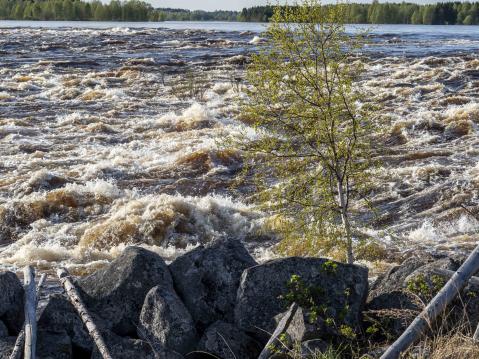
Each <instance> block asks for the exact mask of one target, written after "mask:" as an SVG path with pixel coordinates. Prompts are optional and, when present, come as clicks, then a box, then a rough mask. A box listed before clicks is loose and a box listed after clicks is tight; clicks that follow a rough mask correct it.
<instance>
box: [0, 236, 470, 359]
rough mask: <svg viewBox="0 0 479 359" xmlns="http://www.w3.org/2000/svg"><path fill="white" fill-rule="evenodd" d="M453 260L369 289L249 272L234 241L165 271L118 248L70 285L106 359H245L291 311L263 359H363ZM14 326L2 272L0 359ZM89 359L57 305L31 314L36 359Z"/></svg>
mask: <svg viewBox="0 0 479 359" xmlns="http://www.w3.org/2000/svg"><path fill="white" fill-rule="evenodd" d="M463 259H464V258H461V257H439V258H434V257H424V256H423V257H421V258H414V257H411V258H409V259H408V260H407V261H406V262H404V263H403V264H402V265H400V266H397V267H394V268H392V269H391V270H390V271H389V272H387V273H386V274H384V275H383V276H381V277H380V278H378V279H377V280H376V281H375V282H374V283H372V285H369V283H368V269H367V268H366V267H363V266H358V265H347V264H341V263H338V262H334V261H331V260H328V259H322V258H299V257H288V258H282V259H276V260H271V261H267V262H265V263H262V264H257V263H256V262H255V260H254V258H253V257H252V256H251V255H250V253H249V252H248V251H247V249H246V248H245V247H244V246H243V245H242V244H241V243H240V242H239V241H237V239H235V238H220V239H218V240H215V241H213V242H211V243H209V244H208V245H206V246H200V247H198V248H196V249H194V250H192V251H190V252H187V253H186V254H184V255H182V256H180V257H178V258H177V259H176V260H175V261H173V262H172V263H171V264H169V265H167V264H166V263H165V260H164V259H163V258H161V257H160V256H159V255H158V254H156V253H154V252H151V251H149V250H146V249H144V248H140V247H128V248H127V249H126V250H125V251H124V252H123V253H122V254H121V255H120V256H119V257H118V258H117V259H116V260H115V261H113V262H112V263H111V264H109V265H108V266H106V267H105V268H103V269H101V270H98V271H96V272H94V273H92V274H91V275H89V276H87V277H84V278H79V279H78V280H76V281H75V284H76V286H77V288H78V290H79V293H80V295H81V297H82V299H83V301H84V303H85V305H86V306H87V308H88V310H89V311H90V312H91V314H92V316H93V318H94V321H95V322H96V324H97V326H98V327H99V328H100V331H101V333H102V335H103V337H104V339H105V341H106V343H107V346H108V348H109V350H110V351H111V354H112V356H113V357H114V358H115V359H117V358H125V359H126V358H132V357H134V358H168V359H169V358H172V359H175V358H178V359H179V358H222V359H235V358H236V359H238V358H241V359H249V358H251V359H253V358H257V357H258V355H259V353H260V352H261V350H262V349H263V348H264V346H265V344H266V342H267V341H268V339H269V337H270V334H271V333H273V331H274V330H275V328H276V326H277V324H278V322H279V321H280V320H281V318H282V316H284V315H285V313H286V312H287V311H288V308H289V307H290V306H291V304H292V303H293V302H294V303H296V304H298V309H297V310H296V311H295V313H294V315H293V317H292V320H291V324H290V325H289V327H288V328H287V330H285V331H284V333H283V335H281V336H280V340H281V342H275V343H274V344H273V346H272V347H271V348H270V349H271V353H272V355H270V356H268V357H274V358H294V355H302V357H304V358H309V357H310V358H312V357H313V353H316V354H318V353H320V352H327V351H328V350H331V348H338V347H340V348H343V351H344V355H343V356H342V357H346V358H347V357H351V356H352V357H359V356H361V355H367V356H366V357H368V358H375V357H378V356H379V355H380V354H381V353H382V351H383V350H384V348H385V346H386V345H387V343H388V342H390V341H391V340H392V339H394V338H396V337H397V336H399V335H400V334H401V332H402V331H403V330H404V329H405V327H406V326H407V325H408V324H409V323H410V322H411V321H412V319H413V318H414V316H415V315H416V314H417V313H418V312H419V311H420V310H421V309H422V306H423V305H424V303H425V302H427V301H428V300H429V299H430V298H431V296H432V295H434V294H435V293H436V292H437V291H438V290H439V289H440V288H441V286H442V285H443V284H444V283H445V281H447V279H448V276H450V275H448V274H447V273H449V272H447V270H452V271H454V270H456V269H457V268H458V266H459V265H460V263H461V262H462V261H463ZM445 273H446V274H445ZM478 294H479V285H478V284H477V282H475V281H474V282H471V283H470V284H469V286H468V287H466V288H465V289H464V290H463V291H462V293H461V295H460V297H459V298H458V299H457V300H456V301H455V302H454V303H453V305H452V306H451V307H450V308H449V310H448V314H447V319H443V320H442V321H440V325H441V326H442V328H443V329H442V330H445V329H444V328H446V327H447V326H448V325H453V324H457V323H458V321H460V318H461V317H464V316H466V317H467V327H468V328H466V327H465V326H463V327H462V328H461V330H467V329H471V328H475V326H476V325H477V323H478V321H479V310H478V309H477V308H479V296H477V295H478ZM22 322H23V288H22V285H21V283H20V281H19V279H18V278H17V277H16V276H15V274H13V273H11V272H4V273H2V274H0V358H8V357H9V353H10V351H11V349H12V347H13V343H14V342H15V339H16V338H15V336H16V335H17V334H18V332H19V330H20V329H21V326H22ZM460 322H461V323H462V324H464V323H466V322H464V321H460ZM445 323H446V324H445ZM348 346H350V347H351V348H354V351H353V354H347V353H348V351H347V350H349V349H348V348H349V347H348ZM293 352H294V353H296V354H293ZM90 357H91V358H100V357H101V356H100V354H99V352H98V351H97V349H96V347H95V345H94V343H93V342H92V340H91V338H90V336H89V335H88V332H87V330H86V328H85V326H84V325H83V323H82V321H81V319H80V317H79V316H78V314H77V312H76V311H75V309H74V307H73V306H72V305H71V304H70V302H69V300H68V298H67V296H66V295H65V294H63V293H57V294H50V295H49V296H48V298H47V299H46V303H45V305H43V306H42V308H41V309H39V320H38V358H45V359H46V358H50V359H57V358H58V359H60V358H61V359H67V358H90ZM296 357H297V356H296Z"/></svg>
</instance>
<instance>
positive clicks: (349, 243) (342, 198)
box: [338, 183, 354, 264]
mask: <svg viewBox="0 0 479 359" xmlns="http://www.w3.org/2000/svg"><path fill="white" fill-rule="evenodd" d="M338 194H339V205H340V207H341V221H342V222H343V227H344V231H345V232H346V240H347V252H348V253H347V255H348V263H349V264H353V263H354V254H353V237H352V234H351V223H350V222H349V216H348V209H347V199H346V198H345V196H346V195H345V193H344V189H343V186H342V184H340V183H338Z"/></svg>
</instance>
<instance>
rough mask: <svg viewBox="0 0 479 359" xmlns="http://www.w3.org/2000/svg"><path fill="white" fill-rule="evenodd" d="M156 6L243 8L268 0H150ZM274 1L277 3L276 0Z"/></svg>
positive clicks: (211, 8) (210, 8)
mask: <svg viewBox="0 0 479 359" xmlns="http://www.w3.org/2000/svg"><path fill="white" fill-rule="evenodd" d="M148 2H149V3H151V4H152V5H153V6H154V7H172V8H175V9H190V10H209V11H211V10H241V9H243V8H244V7H251V6H256V5H265V4H267V3H268V1H267V0H148ZM274 3H276V2H275V1H274Z"/></svg>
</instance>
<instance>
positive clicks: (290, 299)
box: [280, 261, 356, 340]
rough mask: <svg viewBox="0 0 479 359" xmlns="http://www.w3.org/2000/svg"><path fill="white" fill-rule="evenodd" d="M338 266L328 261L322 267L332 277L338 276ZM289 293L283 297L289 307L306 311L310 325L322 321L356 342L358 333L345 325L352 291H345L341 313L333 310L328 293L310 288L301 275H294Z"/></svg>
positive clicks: (316, 288)
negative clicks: (294, 306) (293, 304)
mask: <svg viewBox="0 0 479 359" xmlns="http://www.w3.org/2000/svg"><path fill="white" fill-rule="evenodd" d="M336 268H337V264H336V263H334V262H333V261H327V262H325V263H324V264H323V265H322V270H323V271H325V272H326V273H328V274H330V275H335V274H336ZM287 288H288V292H287V293H286V294H284V295H282V296H281V297H280V298H281V299H283V300H284V301H285V302H286V303H287V305H291V304H292V303H296V304H298V305H299V306H300V307H301V308H303V310H305V311H306V313H307V317H308V321H309V323H310V324H315V323H317V322H318V321H319V320H320V319H321V320H323V321H324V324H325V325H326V326H328V327H330V328H331V329H332V330H335V331H337V332H338V333H339V334H340V335H342V336H343V337H344V338H345V339H348V340H354V339H355V338H356V333H355V332H354V329H353V328H351V327H350V326H349V325H347V324H346V323H344V320H345V318H346V316H347V314H348V310H349V305H348V304H347V303H348V298H349V296H350V289H349V288H346V289H345V290H344V297H345V304H344V307H343V308H342V309H341V311H340V312H339V313H336V312H335V311H334V310H332V308H331V305H330V303H329V300H328V298H327V293H326V292H325V291H324V289H322V288H320V287H317V286H308V285H307V284H306V283H304V281H303V280H302V278H301V277H300V276H299V275H296V274H293V275H292V276H291V279H290V280H289V281H288V283H287Z"/></svg>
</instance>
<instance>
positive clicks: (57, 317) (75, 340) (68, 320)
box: [38, 294, 104, 355]
mask: <svg viewBox="0 0 479 359" xmlns="http://www.w3.org/2000/svg"><path fill="white" fill-rule="evenodd" d="M92 315H93V314H92ZM94 320H95V323H96V324H97V325H98V326H99V327H102V326H104V324H103V322H102V321H101V320H100V319H99V318H97V317H95V318H94ZM38 330H39V331H43V332H48V333H63V332H66V334H67V335H68V337H69V338H70V340H71V342H72V346H73V347H74V348H75V350H76V351H77V352H80V353H82V354H84V355H88V354H89V353H91V351H92V349H93V342H92V340H91V339H90V336H89V334H88V331H87V329H86V328H85V326H84V325H83V322H82V320H81V319H80V317H79V316H78V314H77V312H76V310H75V308H74V307H73V305H71V303H70V302H69V301H68V299H67V298H66V297H65V296H63V295H61V294H52V295H50V297H49V299H48V302H47V305H46V307H45V309H44V310H43V311H42V314H41V315H40V318H39V320H38Z"/></svg>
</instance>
